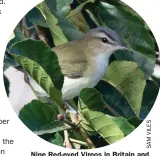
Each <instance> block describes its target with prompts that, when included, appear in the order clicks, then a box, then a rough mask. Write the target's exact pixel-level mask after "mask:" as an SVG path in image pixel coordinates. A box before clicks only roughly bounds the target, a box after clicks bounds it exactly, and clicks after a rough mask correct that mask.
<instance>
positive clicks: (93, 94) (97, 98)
mask: <svg viewBox="0 0 160 156" xmlns="http://www.w3.org/2000/svg"><path fill="white" fill-rule="evenodd" d="M86 95H87V96H86ZM79 98H80V100H81V99H82V101H83V102H84V103H83V102H81V105H79V106H80V108H79V110H81V109H85V108H89V109H91V110H94V111H102V110H103V109H104V106H105V104H104V101H103V99H102V95H101V94H100V93H99V92H98V91H96V90H95V89H93V88H85V89H82V91H81V93H80V95H79ZM79 113H80V119H81V120H82V122H81V125H82V127H83V128H84V129H85V130H87V132H88V134H89V135H96V134H97V132H95V130H94V129H93V128H92V127H91V126H90V123H89V122H88V121H87V120H86V119H85V118H84V116H83V113H81V111H80V112H79Z"/></svg>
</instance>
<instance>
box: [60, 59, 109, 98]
mask: <svg viewBox="0 0 160 156" xmlns="http://www.w3.org/2000/svg"><path fill="white" fill-rule="evenodd" d="M93 61H94V62H93V63H94V64H93V65H92V70H90V69H89V67H88V71H86V73H85V74H84V76H83V77H81V78H77V79H70V78H68V77H65V78H64V84H63V88H62V94H63V99H64V100H68V99H72V98H74V97H75V96H78V95H79V93H80V91H81V90H82V89H83V88H93V87H95V85H96V84H97V83H98V82H99V81H100V79H101V78H102V76H103V75H104V73H105V71H106V68H107V66H108V60H106V59H105V57H103V56H98V57H96V58H94V60H93Z"/></svg>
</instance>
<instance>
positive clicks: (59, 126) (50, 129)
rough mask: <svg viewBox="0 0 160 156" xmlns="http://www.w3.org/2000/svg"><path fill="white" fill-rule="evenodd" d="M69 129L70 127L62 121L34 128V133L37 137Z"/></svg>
mask: <svg viewBox="0 0 160 156" xmlns="http://www.w3.org/2000/svg"><path fill="white" fill-rule="evenodd" d="M70 128H71V127H70V126H68V125H66V124H65V123H64V122H63V121H52V122H50V123H49V124H46V125H43V126H41V127H38V128H36V129H35V130H34V133H35V134H37V135H43V134H50V133H55V132H59V131H63V130H67V129H70Z"/></svg>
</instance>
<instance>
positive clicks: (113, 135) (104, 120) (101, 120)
mask: <svg viewBox="0 0 160 156" xmlns="http://www.w3.org/2000/svg"><path fill="white" fill-rule="evenodd" d="M86 91H89V90H87V89H83V90H82V91H81V93H80V97H79V100H78V108H79V112H80V117H81V119H82V121H81V125H82V126H84V127H83V128H84V129H86V130H87V131H88V132H89V134H90V133H91V135H93V133H94V135H95V134H96V133H95V132H97V133H98V134H100V135H101V136H102V137H103V138H104V139H105V140H106V141H107V142H108V143H110V144H111V143H114V142H116V141H118V140H120V139H122V138H123V137H124V135H123V133H122V131H121V130H120V129H119V127H118V126H117V124H116V123H115V122H114V121H113V120H112V119H111V118H110V117H108V116H106V115H105V114H103V113H101V112H97V111H92V110H90V109H89V108H88V107H87V106H89V107H90V108H91V106H90V101H91V97H90V98H88V100H87V98H86V97H87V96H88V94H85V95H87V96H86V97H84V93H86ZM91 91H92V92H94V96H96V94H97V95H98V96H99V93H98V92H96V91H94V89H93V90H91ZM94 96H92V98H94ZM81 97H82V98H81ZM97 99H98V98H97ZM97 99H96V102H97V101H98V100H97ZM93 101H94V100H93ZM100 101H101V102H103V101H102V99H100ZM96 102H94V103H93V104H92V105H97V103H96ZM101 104H102V103H101ZM99 105H100V104H99ZM103 106H104V104H103ZM93 108H95V106H93ZM84 119H85V120H84ZM89 125H90V126H89ZM94 131H95V132H94Z"/></svg>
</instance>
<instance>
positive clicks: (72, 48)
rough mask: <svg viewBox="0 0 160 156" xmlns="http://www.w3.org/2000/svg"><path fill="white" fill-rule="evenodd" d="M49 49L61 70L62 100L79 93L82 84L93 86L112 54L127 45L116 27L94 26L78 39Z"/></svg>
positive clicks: (83, 85)
mask: <svg viewBox="0 0 160 156" xmlns="http://www.w3.org/2000/svg"><path fill="white" fill-rule="evenodd" d="M52 50H53V51H54V52H55V53H56V54H57V56H58V60H59V64H60V67H61V70H62V73H63V74H64V84H63V88H62V94H63V100H69V99H72V98H74V97H76V96H78V95H79V93H80V91H81V90H82V89H83V88H92V87H95V85H96V84H97V83H98V82H99V81H100V79H101V78H102V77H103V75H104V73H105V71H106V69H107V67H108V63H109V58H110V56H111V54H113V53H114V52H115V51H117V50H128V48H126V47H124V46H123V45H122V44H121V42H120V40H119V38H118V35H117V34H116V32H115V31H113V30H111V29H109V28H104V27H97V28H95V29H91V30H90V31H89V32H88V33H86V34H85V35H84V36H83V37H82V38H81V39H79V40H74V41H71V42H68V43H66V44H64V45H60V46H57V47H54V48H53V49H52Z"/></svg>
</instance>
